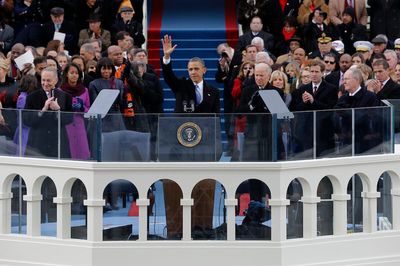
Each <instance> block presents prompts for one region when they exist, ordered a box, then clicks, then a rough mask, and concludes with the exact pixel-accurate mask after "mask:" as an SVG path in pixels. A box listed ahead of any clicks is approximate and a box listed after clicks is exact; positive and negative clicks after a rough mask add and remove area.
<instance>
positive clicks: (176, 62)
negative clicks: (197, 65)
mask: <svg viewBox="0 0 400 266" xmlns="http://www.w3.org/2000/svg"><path fill="white" fill-rule="evenodd" d="M173 56H174V55H172V67H173V68H174V69H175V68H187V64H188V61H189V59H190V58H175V57H173ZM198 56H199V57H200V58H201V59H203V61H204V63H205V64H206V67H207V68H216V67H217V64H218V59H217V58H215V57H214V58H202V57H201V55H198ZM159 60H160V59H149V64H150V65H157V64H156V63H158V62H159Z"/></svg>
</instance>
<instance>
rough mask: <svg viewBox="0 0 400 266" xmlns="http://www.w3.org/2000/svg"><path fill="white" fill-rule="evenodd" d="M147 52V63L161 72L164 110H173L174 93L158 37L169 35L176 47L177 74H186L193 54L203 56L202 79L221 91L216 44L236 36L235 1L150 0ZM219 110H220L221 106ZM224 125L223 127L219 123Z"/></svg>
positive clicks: (174, 56) (174, 64) (230, 41)
mask: <svg viewBox="0 0 400 266" xmlns="http://www.w3.org/2000/svg"><path fill="white" fill-rule="evenodd" d="M149 2H151V3H150V4H149V6H150V9H151V16H149V19H150V22H149V31H148V52H149V64H151V65H153V66H154V67H155V69H156V71H157V73H159V74H160V81H161V84H162V86H163V91H164V112H173V111H174V106H175V97H174V94H173V93H172V91H171V89H170V88H169V87H168V85H167V84H166V83H165V82H164V79H163V77H162V73H161V70H160V57H161V56H162V47H161V37H162V36H164V35H165V34H168V35H171V36H172V41H173V44H177V45H178V47H177V49H176V50H175V51H174V53H173V54H172V60H173V61H172V64H173V68H174V70H175V74H176V75H177V76H178V77H182V76H186V77H187V76H188V73H187V63H188V60H189V59H190V58H192V57H200V58H202V59H203V60H204V62H205V64H206V67H207V72H206V74H205V77H204V79H205V81H206V82H207V83H209V84H212V85H213V86H215V87H216V88H219V89H220V91H221V94H220V95H221V105H220V106H221V108H222V107H223V102H222V101H223V99H222V90H223V84H220V83H217V82H215V73H216V71H217V65H218V57H219V56H218V54H217V50H216V48H217V46H218V44H220V43H224V42H228V43H230V44H231V45H233V46H234V45H235V43H236V39H237V36H238V31H237V24H236V13H235V1H232V0H201V1H199V0H192V1H187V0H149ZM221 112H223V110H222V109H221ZM222 128H223V127H222Z"/></svg>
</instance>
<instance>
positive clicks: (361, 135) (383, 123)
mask: <svg viewBox="0 0 400 266" xmlns="http://www.w3.org/2000/svg"><path fill="white" fill-rule="evenodd" d="M353 132H354V154H355V155H370V154H384V153H390V152H392V131H391V109H390V107H375V108H363V109H358V108H357V109H354V131H353Z"/></svg>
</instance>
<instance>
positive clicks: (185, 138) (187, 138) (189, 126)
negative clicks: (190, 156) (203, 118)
mask: <svg viewBox="0 0 400 266" xmlns="http://www.w3.org/2000/svg"><path fill="white" fill-rule="evenodd" d="M176 137H177V138H178V142H179V143H180V144H181V145H182V146H184V147H186V148H192V147H196V146H197V145H198V144H199V143H200V141H201V138H202V131H201V128H200V127H199V126H198V125H197V124H195V123H193V122H186V123H183V124H182V125H181V126H179V127H178V130H177V132H176Z"/></svg>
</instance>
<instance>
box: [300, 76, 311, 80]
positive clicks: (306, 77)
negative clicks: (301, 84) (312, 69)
mask: <svg viewBox="0 0 400 266" xmlns="http://www.w3.org/2000/svg"><path fill="white" fill-rule="evenodd" d="M301 78H302V79H309V78H310V76H301Z"/></svg>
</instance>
